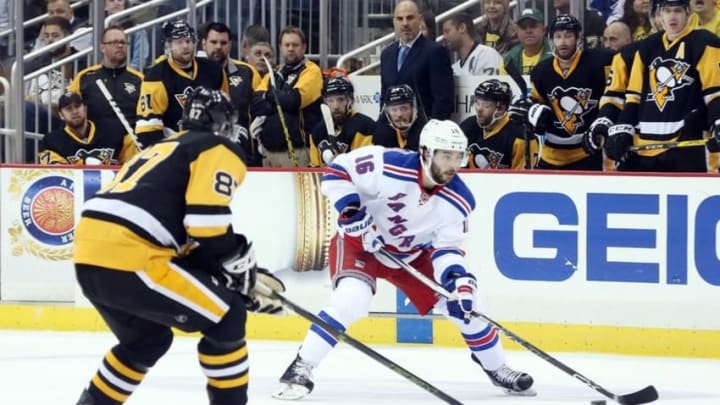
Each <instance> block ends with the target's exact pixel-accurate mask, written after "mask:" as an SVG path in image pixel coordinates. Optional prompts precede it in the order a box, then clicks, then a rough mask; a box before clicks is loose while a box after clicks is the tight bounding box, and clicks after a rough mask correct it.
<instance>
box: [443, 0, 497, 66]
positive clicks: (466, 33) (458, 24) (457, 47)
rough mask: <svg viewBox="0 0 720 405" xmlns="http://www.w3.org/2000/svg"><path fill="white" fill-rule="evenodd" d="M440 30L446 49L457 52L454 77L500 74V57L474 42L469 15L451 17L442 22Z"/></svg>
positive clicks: (486, 47) (492, 50) (493, 51)
mask: <svg viewBox="0 0 720 405" xmlns="http://www.w3.org/2000/svg"><path fill="white" fill-rule="evenodd" d="M442 30H443V39H444V42H445V45H446V46H447V48H448V49H449V50H450V51H452V52H457V60H456V61H455V63H454V64H453V65H452V70H453V74H454V75H455V76H463V75H496V74H498V73H499V72H500V66H502V63H503V59H502V56H500V54H499V53H498V52H497V51H496V50H495V49H493V48H491V47H489V46H486V45H483V44H481V43H479V42H478V41H476V40H475V25H474V24H473V20H472V17H470V15H468V14H465V13H460V14H454V15H451V16H450V17H448V18H447V19H446V20H445V21H444V22H443V24H442Z"/></svg>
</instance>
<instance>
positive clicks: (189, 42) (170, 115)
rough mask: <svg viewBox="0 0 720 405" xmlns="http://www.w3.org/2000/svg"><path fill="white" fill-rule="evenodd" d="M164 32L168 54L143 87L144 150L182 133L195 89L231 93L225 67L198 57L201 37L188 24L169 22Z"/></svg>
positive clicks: (138, 128)
mask: <svg viewBox="0 0 720 405" xmlns="http://www.w3.org/2000/svg"><path fill="white" fill-rule="evenodd" d="M162 32H163V38H164V42H165V55H164V56H162V57H160V58H158V59H157V61H156V62H155V64H154V65H152V66H151V67H150V68H148V69H147V72H146V73H145V76H144V78H143V82H142V85H141V86H140V98H139V99H138V106H137V114H138V120H137V122H136V124H135V134H136V135H137V138H138V142H139V143H140V145H141V147H143V148H146V147H148V146H150V145H154V144H155V143H157V142H159V141H160V140H162V139H163V138H164V137H165V136H168V135H171V134H174V133H175V132H177V131H179V130H180V120H181V118H182V111H183V107H184V105H185V98H186V97H187V95H188V94H189V93H190V92H191V91H192V90H193V89H194V88H195V87H197V86H204V87H207V88H209V89H212V90H222V91H224V92H225V93H226V94H228V93H229V92H230V89H229V88H228V81H227V76H226V75H225V71H224V70H223V68H222V66H220V65H218V64H217V63H215V62H212V61H209V60H207V59H205V58H196V57H195V41H196V40H197V38H196V36H195V29H194V28H192V27H191V26H190V24H189V23H188V22H187V21H185V20H181V19H178V20H172V21H167V22H166V23H164V24H163V26H162Z"/></svg>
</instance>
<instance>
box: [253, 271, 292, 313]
mask: <svg viewBox="0 0 720 405" xmlns="http://www.w3.org/2000/svg"><path fill="white" fill-rule="evenodd" d="M284 292H285V284H283V282H282V280H280V279H279V278H277V277H275V276H274V275H273V274H272V273H270V271H268V270H267V269H263V268H260V267H259V268H258V269H257V273H256V279H255V285H253V287H252V288H251V289H250V292H249V293H248V295H247V297H246V300H245V307H246V308H247V310H248V311H251V312H259V313H263V314H277V313H280V312H283V303H282V301H281V300H280V299H278V298H277V297H276V296H275V294H281V293H284Z"/></svg>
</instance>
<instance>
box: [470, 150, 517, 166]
mask: <svg viewBox="0 0 720 405" xmlns="http://www.w3.org/2000/svg"><path fill="white" fill-rule="evenodd" d="M479 149H480V153H479V154H477V155H475V165H476V166H477V167H478V169H507V168H508V167H509V166H507V165H504V164H502V159H503V157H504V156H505V154H503V153H500V152H498V151H494V150H492V149H490V148H479Z"/></svg>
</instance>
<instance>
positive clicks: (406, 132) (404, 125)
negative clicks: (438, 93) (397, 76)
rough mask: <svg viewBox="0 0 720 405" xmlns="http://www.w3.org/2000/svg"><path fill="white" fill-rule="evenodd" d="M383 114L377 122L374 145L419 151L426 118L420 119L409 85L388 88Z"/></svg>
mask: <svg viewBox="0 0 720 405" xmlns="http://www.w3.org/2000/svg"><path fill="white" fill-rule="evenodd" d="M384 100H385V105H384V106H383V114H384V115H385V117H384V118H383V117H381V118H380V119H378V120H377V121H376V124H375V130H374V131H373V145H380V146H384V147H386V148H401V149H408V150H415V151H416V150H418V142H420V131H421V130H422V128H423V126H425V123H426V122H427V121H426V118H425V117H424V116H423V117H418V108H417V101H416V99H415V92H414V91H413V89H412V88H411V87H410V86H408V85H407V84H399V85H397V86H390V87H388V89H387V91H386V92H385V98H384Z"/></svg>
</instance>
